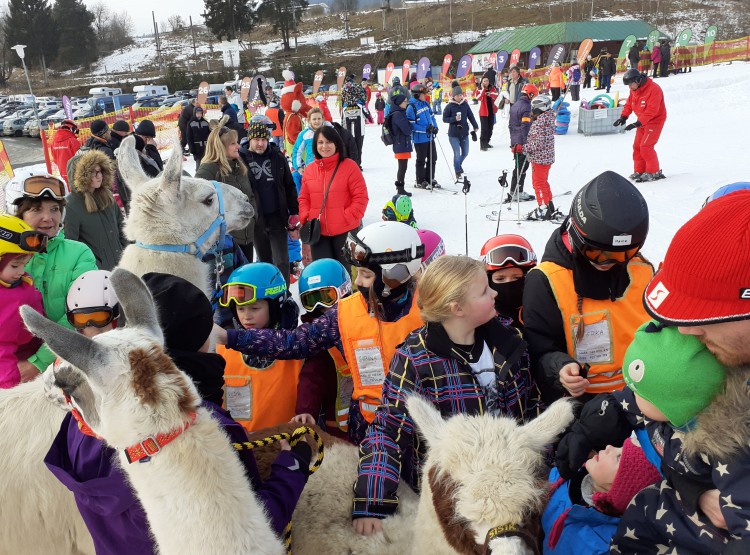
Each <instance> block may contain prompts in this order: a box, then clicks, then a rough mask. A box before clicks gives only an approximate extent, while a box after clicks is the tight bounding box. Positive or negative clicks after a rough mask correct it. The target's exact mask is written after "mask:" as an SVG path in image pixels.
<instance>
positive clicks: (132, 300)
mask: <svg viewBox="0 0 750 555" xmlns="http://www.w3.org/2000/svg"><path fill="white" fill-rule="evenodd" d="M109 280H110V281H111V282H112V287H114V289H115V294H116V295H117V299H118V300H119V301H120V309H121V310H122V312H123V314H124V315H125V321H126V322H127V325H128V326H129V327H138V328H145V329H146V330H147V331H148V332H149V333H151V334H152V335H153V336H154V339H156V340H157V341H158V342H159V344H161V345H164V334H163V333H162V331H161V326H160V325H159V316H158V315H157V313H156V305H155V304H154V299H153V297H152V296H151V291H149V289H148V287H146V284H145V283H144V282H143V280H142V279H141V278H139V277H138V276H136V275H135V274H133V273H131V272H128V271H127V270H125V269H124V268H115V269H114V271H113V272H112V275H111V276H110V278H109Z"/></svg>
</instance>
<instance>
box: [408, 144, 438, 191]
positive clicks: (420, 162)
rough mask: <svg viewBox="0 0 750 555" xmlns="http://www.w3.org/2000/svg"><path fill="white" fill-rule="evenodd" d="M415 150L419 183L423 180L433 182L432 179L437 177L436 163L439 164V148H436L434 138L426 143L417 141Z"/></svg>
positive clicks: (415, 163)
mask: <svg viewBox="0 0 750 555" xmlns="http://www.w3.org/2000/svg"><path fill="white" fill-rule="evenodd" d="M414 150H415V152H416V159H415V161H414V165H415V169H416V174H417V183H422V182H423V181H427V182H428V183H432V180H433V179H435V165H436V164H437V149H436V148H435V141H434V140H432V141H429V142H426V143H415V144H414ZM430 151H432V152H430ZM430 158H432V159H430ZM430 163H432V165H430ZM428 172H429V175H428Z"/></svg>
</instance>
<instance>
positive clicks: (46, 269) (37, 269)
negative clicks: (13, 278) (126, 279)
mask: <svg viewBox="0 0 750 555" xmlns="http://www.w3.org/2000/svg"><path fill="white" fill-rule="evenodd" d="M89 270H98V268H97V266H96V259H95V258H94V253H92V252H91V249H90V248H88V247H87V246H86V245H84V244H83V243H79V242H78V241H72V240H70V239H66V238H65V235H64V234H63V232H62V231H60V233H58V234H57V236H56V237H52V238H51V239H50V240H49V243H47V252H46V253H37V254H35V255H34V256H32V257H31V260H29V262H28V264H26V271H27V272H28V273H29V275H30V276H31V277H32V278H33V279H34V286H35V287H36V288H37V289H39V291H40V292H41V293H42V301H43V302H44V311H45V312H46V313H47V318H49V319H50V320H53V321H55V322H57V323H58V324H61V325H63V326H65V327H67V328H70V327H71V326H70V324H69V323H68V318H67V316H66V315H65V299H66V298H67V296H68V289H69V288H70V286H71V284H72V283H73V282H74V281H75V280H76V278H77V277H78V276H80V275H81V274H82V273H84V272H88V271H89ZM54 360H55V355H53V354H52V353H51V352H50V350H49V349H48V348H47V346H46V345H42V347H41V348H40V349H39V350H38V351H37V352H36V353H35V354H33V355H32V356H30V357H29V362H30V363H31V364H33V365H34V366H36V367H37V368H38V369H39V371H40V372H44V371H45V370H46V369H47V366H49V365H50V364H51V363H52V362H53V361H54Z"/></svg>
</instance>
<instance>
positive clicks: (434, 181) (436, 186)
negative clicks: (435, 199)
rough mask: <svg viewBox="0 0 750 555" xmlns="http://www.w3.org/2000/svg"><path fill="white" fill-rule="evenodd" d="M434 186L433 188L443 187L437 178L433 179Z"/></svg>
mask: <svg viewBox="0 0 750 555" xmlns="http://www.w3.org/2000/svg"><path fill="white" fill-rule="evenodd" d="M432 188H433V189H442V188H443V187H442V185H440V183H438V182H437V179H433V180H432Z"/></svg>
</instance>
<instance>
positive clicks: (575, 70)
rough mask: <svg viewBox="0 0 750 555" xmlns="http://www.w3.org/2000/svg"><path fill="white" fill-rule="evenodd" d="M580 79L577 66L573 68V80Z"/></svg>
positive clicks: (579, 71) (579, 70)
mask: <svg viewBox="0 0 750 555" xmlns="http://www.w3.org/2000/svg"><path fill="white" fill-rule="evenodd" d="M580 80H581V68H580V67H577V68H575V69H574V70H573V81H580Z"/></svg>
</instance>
